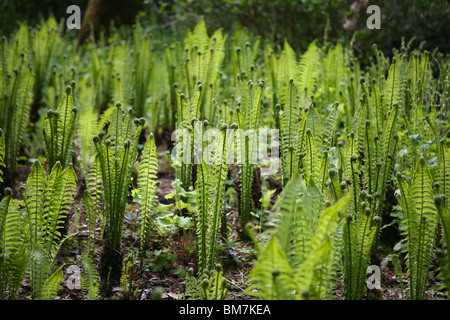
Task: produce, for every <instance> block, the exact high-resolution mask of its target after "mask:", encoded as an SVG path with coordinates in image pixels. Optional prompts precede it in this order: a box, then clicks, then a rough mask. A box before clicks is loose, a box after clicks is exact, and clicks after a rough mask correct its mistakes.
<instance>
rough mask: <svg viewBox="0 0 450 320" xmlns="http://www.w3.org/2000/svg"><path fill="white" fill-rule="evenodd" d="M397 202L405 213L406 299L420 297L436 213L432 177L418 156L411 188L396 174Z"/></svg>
mask: <svg viewBox="0 0 450 320" xmlns="http://www.w3.org/2000/svg"><path fill="white" fill-rule="evenodd" d="M397 180H398V182H399V187H400V188H399V189H400V196H399V199H400V204H401V206H402V210H403V212H404V216H405V220H404V222H405V224H404V234H405V235H406V240H407V246H406V250H407V252H408V255H407V259H408V263H407V266H408V272H409V273H410V274H411V278H410V280H409V285H410V298H411V299H413V300H416V299H424V297H425V296H424V295H425V289H426V284H427V280H428V273H429V268H430V266H431V259H432V257H433V246H434V240H435V235H436V234H435V233H436V228H437V224H438V213H437V209H436V206H435V203H434V198H433V192H432V183H433V182H432V180H431V176H430V174H429V172H428V168H427V167H426V163H425V160H424V159H423V158H421V159H420V160H419V162H418V164H417V166H416V171H415V172H414V175H413V180H412V181H411V187H408V185H407V184H406V182H405V179H404V177H403V176H402V175H401V174H398V175H397Z"/></svg>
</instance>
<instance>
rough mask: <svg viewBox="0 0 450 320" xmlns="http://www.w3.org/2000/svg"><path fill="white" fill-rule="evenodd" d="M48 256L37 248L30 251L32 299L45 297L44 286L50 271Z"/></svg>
mask: <svg viewBox="0 0 450 320" xmlns="http://www.w3.org/2000/svg"><path fill="white" fill-rule="evenodd" d="M50 268H51V267H50V258H49V257H48V255H47V254H46V253H45V252H44V251H43V250H41V249H39V248H34V249H32V251H31V266H30V269H31V270H30V276H31V289H32V293H31V298H32V299H33V300H43V299H45V292H44V287H45V283H46V280H47V278H48V274H49V273H50Z"/></svg>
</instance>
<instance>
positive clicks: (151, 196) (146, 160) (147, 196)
mask: <svg viewBox="0 0 450 320" xmlns="http://www.w3.org/2000/svg"><path fill="white" fill-rule="evenodd" d="M138 171H139V178H138V188H139V194H140V196H141V201H142V204H141V251H143V250H144V249H145V247H146V246H147V245H148V242H149V240H150V239H149V232H150V228H151V226H152V221H151V219H152V217H151V215H152V209H153V206H154V203H153V202H154V200H155V193H156V185H155V182H156V175H157V172H158V160H157V154H156V146H155V137H154V136H153V134H151V135H150V138H149V139H148V140H147V142H146V143H145V146H144V150H143V152H142V156H141V161H140V162H139V169H138Z"/></svg>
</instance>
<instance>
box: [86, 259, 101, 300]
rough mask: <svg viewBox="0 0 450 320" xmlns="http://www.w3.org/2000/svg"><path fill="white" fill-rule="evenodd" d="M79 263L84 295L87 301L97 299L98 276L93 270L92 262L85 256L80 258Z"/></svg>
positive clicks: (95, 270)
mask: <svg viewBox="0 0 450 320" xmlns="http://www.w3.org/2000/svg"><path fill="white" fill-rule="evenodd" d="M81 263H82V266H83V269H84V277H83V278H82V289H83V291H84V293H85V294H86V299H87V300H98V299H99V296H98V294H99V284H100V278H99V277H100V276H99V273H98V271H97V269H96V268H95V265H94V263H93V262H92V260H91V259H90V258H89V257H88V256H85V255H82V256H81Z"/></svg>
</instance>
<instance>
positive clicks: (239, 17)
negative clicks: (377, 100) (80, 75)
mask: <svg viewBox="0 0 450 320" xmlns="http://www.w3.org/2000/svg"><path fill="white" fill-rule="evenodd" d="M89 2H90V3H91V4H90V6H91V8H88V4H89ZM72 4H75V5H78V6H80V8H81V12H82V15H83V16H84V18H83V20H84V21H83V29H82V33H83V32H84V33H85V34H84V35H83V34H82V35H81V36H80V37H79V38H80V39H81V40H84V39H85V38H86V37H85V35H86V33H88V27H86V26H87V25H88V24H89V21H90V22H93V23H94V24H95V25H96V27H97V28H98V29H100V28H108V26H110V24H111V21H112V20H113V21H115V22H116V24H120V25H122V24H133V23H134V21H135V18H136V17H139V18H140V20H141V22H142V23H143V24H144V25H148V26H154V27H155V26H156V27H158V28H172V29H176V30H178V31H184V30H186V29H188V28H191V27H193V26H195V24H196V23H197V22H198V21H199V19H201V18H203V19H204V20H205V22H206V24H207V27H208V30H215V29H218V28H223V29H224V31H232V30H233V28H235V27H236V26H237V25H238V24H241V25H243V26H244V27H247V28H248V29H249V31H251V32H253V33H255V34H257V35H261V36H262V37H264V38H267V39H269V40H271V41H274V42H276V43H280V44H282V43H283V41H284V39H285V38H286V39H288V41H289V43H290V44H291V46H292V47H294V48H295V49H297V50H300V51H303V50H305V49H306V48H307V46H308V44H309V43H310V42H311V41H313V40H315V39H319V40H321V39H323V38H324V34H325V31H326V30H327V34H328V39H329V40H331V41H332V42H336V41H342V42H348V41H350V40H351V38H352V36H354V37H355V38H354V49H355V51H356V52H357V54H360V55H361V56H363V55H364V54H367V53H368V51H370V50H371V47H372V44H373V43H376V44H377V45H378V47H379V48H380V49H381V50H383V51H384V52H385V53H386V54H388V55H389V54H390V53H391V52H392V48H394V47H396V48H399V47H400V45H401V42H402V38H404V40H405V41H409V40H411V39H412V38H413V37H415V40H414V41H413V42H412V47H413V48H414V47H418V46H419V45H420V44H421V42H423V41H426V42H425V44H422V45H423V48H425V49H429V50H434V49H435V48H436V47H438V48H439V50H440V51H441V52H442V53H444V54H447V53H448V52H449V41H447V39H448V38H447V37H448V34H450V27H449V19H448V17H449V16H450V10H449V8H450V5H449V1H446V0H437V1H426V0H413V1H405V0H400V1H379V0H378V1H368V0H357V1H352V0H310V1H308V0H304V1H302V0H271V1H265V0H146V1H143V0H69V1H67V0H66V1H64V0H40V1H30V0H0V34H1V35H8V34H9V33H11V32H13V31H14V30H16V29H17V26H18V22H19V21H27V22H28V23H29V24H30V25H34V24H37V23H39V21H40V18H47V17H48V16H49V15H53V16H55V17H56V18H57V19H58V20H59V19H62V18H67V17H68V15H67V14H66V9H67V7H68V6H69V5H72ZM371 4H376V5H378V6H379V7H380V9H381V16H382V17H381V29H380V30H368V29H367V27H366V20H367V18H368V17H369V15H368V14H367V13H366V7H367V6H368V5H371ZM87 10H90V12H91V15H90V16H89V17H87V15H86V11H87ZM92 17H94V18H95V21H93V20H92V19H93V18H92ZM87 20H89V21H87ZM327 26H328V28H327Z"/></svg>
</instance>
